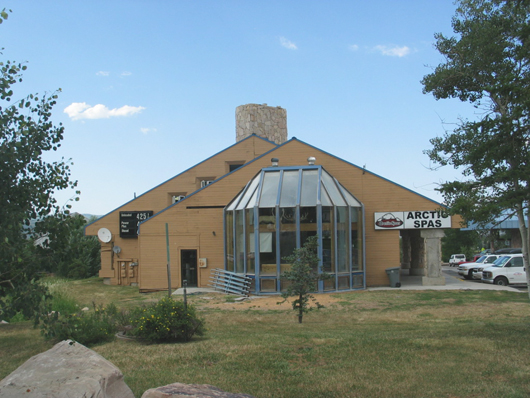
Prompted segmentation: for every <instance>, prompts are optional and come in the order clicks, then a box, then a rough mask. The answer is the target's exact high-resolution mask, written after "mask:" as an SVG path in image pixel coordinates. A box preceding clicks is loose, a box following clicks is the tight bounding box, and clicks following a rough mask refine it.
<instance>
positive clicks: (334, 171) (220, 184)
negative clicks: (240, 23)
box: [87, 137, 460, 290]
mask: <svg viewBox="0 0 530 398" xmlns="http://www.w3.org/2000/svg"><path fill="white" fill-rule="evenodd" d="M247 141H248V142H247ZM263 143H265V144H268V143H267V142H266V141H263V140H261V139H257V138H255V137H253V138H251V139H249V140H245V141H241V142H240V143H239V144H241V145H239V144H238V145H235V146H233V147H231V148H230V149H229V150H227V151H225V152H226V153H225V152H221V153H220V154H218V155H217V156H216V157H214V158H215V159H214V158H211V159H209V160H207V161H205V162H203V163H201V164H200V165H198V166H196V167H194V168H192V169H190V170H188V171H186V172H185V173H183V174H181V175H179V176H177V177H175V178H174V179H173V180H170V181H168V182H167V183H164V184H162V185H160V186H158V187H156V188H155V189H153V190H151V191H149V192H148V193H146V194H144V195H142V196H140V197H139V198H137V199H136V200H135V201H133V202H130V203H128V204H126V205H124V206H122V208H119V209H117V210H115V211H114V212H112V213H110V214H109V215H107V216H105V217H104V218H102V219H100V220H98V221H97V222H96V223H94V224H92V225H91V226H90V228H87V234H96V233H97V230H98V229H99V228H101V227H106V228H109V229H110V230H111V232H112V233H113V234H114V236H115V238H114V239H115V240H114V244H118V245H120V247H121V248H122V254H121V255H123V256H125V257H135V258H138V261H139V279H138V280H139V284H140V289H141V290H163V289H167V271H166V267H167V255H166V253H167V250H166V235H165V224H166V223H167V224H168V227H169V241H170V256H171V275H172V278H171V279H172V288H177V287H180V286H181V284H182V281H181V273H180V250H183V249H196V250H197V257H198V258H205V259H207V264H208V266H207V268H199V269H198V284H199V286H207V285H208V277H209V274H210V270H211V269H212V268H224V231H223V209H222V207H224V206H226V205H227V204H228V203H229V202H230V201H231V200H232V199H233V198H234V197H235V196H236V195H237V194H238V193H239V191H240V190H241V189H243V188H244V187H245V185H246V184H247V182H248V181H250V180H251V179H252V178H253V177H254V176H255V175H256V174H257V173H258V172H259V171H260V170H261V169H262V168H263V167H269V166H270V165H271V164H270V159H271V158H272V157H276V158H278V159H279V161H280V166H296V165H306V164H307V158H308V157H309V156H314V157H316V164H317V165H322V166H323V167H324V168H325V169H326V170H327V171H328V172H329V173H330V174H331V175H333V176H334V177H335V178H337V180H338V181H339V182H340V183H341V184H342V185H344V187H346V188H347V189H348V190H349V191H350V192H351V193H352V194H353V195H354V196H355V197H356V198H357V199H358V200H359V201H361V202H362V203H363V204H364V206H365V234H366V235H365V245H366V251H365V253H366V277H367V285H368V286H378V285H388V276H387V275H386V272H385V270H386V268H390V267H398V266H399V265H400V263H399V262H400V259H399V255H400V250H399V235H400V234H399V231H398V230H392V231H376V230H375V227H374V213H375V212H386V211H410V210H436V209H438V208H439V207H440V206H439V205H438V204H437V203H436V202H434V201H432V200H430V199H428V198H425V197H423V196H421V195H418V194H416V193H414V192H412V191H410V190H408V189H406V188H404V187H401V186H399V185H397V184H395V183H393V182H391V181H388V180H386V179H384V178H382V177H379V176H377V175H374V174H372V173H370V172H369V171H366V170H363V169H362V168H360V167H357V166H354V165H352V164H350V163H347V162H345V161H343V160H340V159H338V158H336V157H334V156H332V155H330V154H327V153H325V152H323V151H321V150H319V149H316V148H314V147H311V146H309V145H307V144H305V143H303V142H301V141H298V140H296V139H293V140H291V141H289V142H287V143H286V144H284V145H283V146H280V147H277V148H276V149H275V150H274V151H272V152H270V153H269V154H267V156H263V157H261V158H257V159H256V160H255V161H254V162H252V163H251V164H248V165H246V166H244V167H241V168H239V169H237V170H235V171H234V172H233V173H231V174H229V175H226V176H225V177H224V178H222V179H220V180H219V181H217V182H215V183H213V184H211V185H208V186H207V187H206V188H205V189H202V190H200V191H197V192H196V193H195V194H193V195H191V196H189V197H187V198H186V199H184V200H182V201H181V202H179V203H177V204H175V205H173V206H171V207H169V208H166V206H167V205H168V202H167V200H168V193H169V192H177V191H178V192H181V191H183V190H187V189H190V190H191V189H193V188H194V184H196V183H197V177H200V176H212V175H215V176H216V178H219V177H221V175H220V174H221V173H223V172H228V169H226V170H225V169H224V168H223V167H228V163H227V162H228V161H232V160H233V161H238V160H243V159H244V160H247V159H249V158H248V157H249V156H256V154H257V153H258V152H260V151H262V152H261V153H263V152H265V151H266V150H268V149H270V148H271V147H272V144H269V146H267V145H265V144H263ZM256 146H258V147H260V149H259V150H257V149H256ZM183 187H184V188H183ZM186 192H187V193H188V194H189V193H190V191H186ZM215 207H217V208H215ZM164 208H166V209H165V210H164V211H161V212H160V213H159V214H158V215H156V216H155V217H152V218H151V219H149V220H147V221H146V222H144V223H142V224H141V227H140V236H139V238H138V239H127V240H126V239H120V238H119V236H116V235H118V230H117V227H118V217H119V211H123V210H129V211H132V210H137V211H139V210H153V211H155V212H156V211H160V210H162V209H164ZM459 221H460V220H459V219H458V218H455V217H454V218H453V227H456V228H458V227H460V225H459V224H458V223H459ZM102 268H103V265H102ZM102 272H103V271H102ZM105 272H106V271H105Z"/></svg>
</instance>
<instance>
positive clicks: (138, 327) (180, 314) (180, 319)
mask: <svg viewBox="0 0 530 398" xmlns="http://www.w3.org/2000/svg"><path fill="white" fill-rule="evenodd" d="M134 327H135V328H134V330H133V335H135V336H137V337H139V338H141V339H144V340H145V341H147V342H151V343H171V342H183V341H190V340H191V338H192V337H193V336H194V335H198V336H202V334H203V333H204V322H203V321H202V320H201V319H199V318H198V317H197V315H196V313H195V308H193V307H192V306H190V305H188V306H187V308H186V306H185V305H184V303H183V302H181V301H175V300H173V299H171V298H168V297H166V298H163V299H161V300H160V301H158V302H157V303H155V304H153V305H151V306H149V307H146V308H144V309H143V310H140V311H138V313H137V316H136V319H135V321H134Z"/></svg>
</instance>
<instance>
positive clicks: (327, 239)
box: [322, 206, 335, 273]
mask: <svg viewBox="0 0 530 398" xmlns="http://www.w3.org/2000/svg"><path fill="white" fill-rule="evenodd" d="M333 226H334V215H333V207H331V206H326V207H322V269H323V271H324V272H328V273H330V272H335V250H334V243H335V236H334V234H333V229H334V228H333Z"/></svg>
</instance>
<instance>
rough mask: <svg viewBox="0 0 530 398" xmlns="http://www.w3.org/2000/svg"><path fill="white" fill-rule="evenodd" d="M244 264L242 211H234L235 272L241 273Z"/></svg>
mask: <svg viewBox="0 0 530 398" xmlns="http://www.w3.org/2000/svg"><path fill="white" fill-rule="evenodd" d="M244 266H245V245H244V240H243V211H242V210H237V211H236V269H235V272H238V273H243V272H244Z"/></svg>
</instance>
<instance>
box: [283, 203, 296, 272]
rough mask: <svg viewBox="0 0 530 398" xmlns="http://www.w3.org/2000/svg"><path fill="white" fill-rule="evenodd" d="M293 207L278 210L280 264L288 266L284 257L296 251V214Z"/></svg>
mask: <svg viewBox="0 0 530 398" xmlns="http://www.w3.org/2000/svg"><path fill="white" fill-rule="evenodd" d="M295 210H296V209H295V208H294V207H286V208H282V209H280V214H281V217H280V264H288V262H287V260H286V259H285V257H287V256H290V255H291V254H293V251H294V249H296V212H295Z"/></svg>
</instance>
